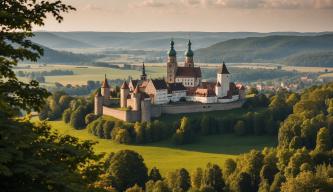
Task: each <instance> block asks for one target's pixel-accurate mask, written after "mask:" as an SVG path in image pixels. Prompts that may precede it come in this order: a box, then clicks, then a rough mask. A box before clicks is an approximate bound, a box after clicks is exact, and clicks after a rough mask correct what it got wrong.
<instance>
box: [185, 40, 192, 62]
mask: <svg viewBox="0 0 333 192" xmlns="http://www.w3.org/2000/svg"><path fill="white" fill-rule="evenodd" d="M191 46H192V43H191V40H188V44H187V50H186V51H185V67H194V61H193V56H194V53H193V51H192V48H191Z"/></svg>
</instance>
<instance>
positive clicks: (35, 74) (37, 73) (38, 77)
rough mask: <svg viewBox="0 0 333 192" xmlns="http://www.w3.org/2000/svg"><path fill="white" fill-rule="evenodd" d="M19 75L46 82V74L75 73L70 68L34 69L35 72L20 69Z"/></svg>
mask: <svg viewBox="0 0 333 192" xmlns="http://www.w3.org/2000/svg"><path fill="white" fill-rule="evenodd" d="M16 74H17V76H18V77H25V78H28V79H29V80H36V81H38V82H39V83H45V76H62V75H74V72H73V71H70V70H51V71H33V72H24V71H18V72H17V73H16Z"/></svg>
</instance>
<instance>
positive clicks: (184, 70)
mask: <svg viewBox="0 0 333 192" xmlns="http://www.w3.org/2000/svg"><path fill="white" fill-rule="evenodd" d="M176 76H177V77H195V78H198V77H201V69H200V67H177V72H176Z"/></svg>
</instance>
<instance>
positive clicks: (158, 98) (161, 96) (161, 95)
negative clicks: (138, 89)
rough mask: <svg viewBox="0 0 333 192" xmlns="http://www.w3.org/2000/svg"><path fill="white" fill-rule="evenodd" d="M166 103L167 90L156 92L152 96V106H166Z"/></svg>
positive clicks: (167, 100)
mask: <svg viewBox="0 0 333 192" xmlns="http://www.w3.org/2000/svg"><path fill="white" fill-rule="evenodd" d="M168 102H169V99H168V90H167V89H161V90H156V92H155V94H154V99H153V104H166V103H168Z"/></svg>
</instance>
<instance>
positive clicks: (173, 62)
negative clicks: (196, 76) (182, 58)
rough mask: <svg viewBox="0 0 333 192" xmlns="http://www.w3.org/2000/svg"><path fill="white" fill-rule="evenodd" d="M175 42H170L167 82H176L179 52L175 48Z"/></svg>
mask: <svg viewBox="0 0 333 192" xmlns="http://www.w3.org/2000/svg"><path fill="white" fill-rule="evenodd" d="M174 45H175V43H174V42H173V40H171V42H170V50H169V51H168V63H167V77H166V82H167V83H174V82H175V78H176V71H177V52H176V50H175V49H174Z"/></svg>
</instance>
